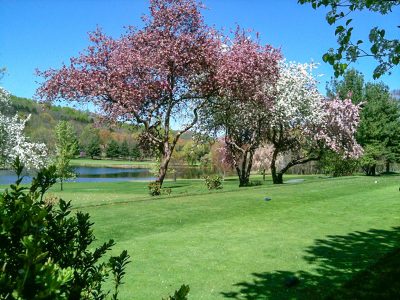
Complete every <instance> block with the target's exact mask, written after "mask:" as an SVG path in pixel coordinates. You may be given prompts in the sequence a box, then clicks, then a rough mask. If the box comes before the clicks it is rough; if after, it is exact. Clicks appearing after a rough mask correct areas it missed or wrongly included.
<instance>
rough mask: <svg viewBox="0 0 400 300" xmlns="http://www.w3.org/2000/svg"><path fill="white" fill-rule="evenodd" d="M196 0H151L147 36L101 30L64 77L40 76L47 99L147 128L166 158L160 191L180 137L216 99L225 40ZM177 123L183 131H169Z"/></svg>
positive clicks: (148, 138)
mask: <svg viewBox="0 0 400 300" xmlns="http://www.w3.org/2000/svg"><path fill="white" fill-rule="evenodd" d="M200 7H201V5H200V4H199V3H198V2H197V1H196V0H151V1H150V15H148V16H144V17H143V21H144V27H143V29H140V30H137V29H135V28H132V27H130V28H129V29H128V31H127V33H126V34H124V35H122V36H121V38H119V39H112V38H110V37H107V36H106V35H105V34H103V33H102V32H101V30H97V31H95V32H93V33H91V34H90V35H89V38H90V41H91V42H92V45H91V46H89V47H88V48H87V49H86V51H85V52H84V53H82V54H81V55H80V56H79V57H77V58H72V59H71V61H70V64H69V65H68V66H67V65H64V66H63V67H62V68H61V69H59V70H53V69H50V70H47V71H44V72H38V73H39V74H40V75H41V76H42V77H43V78H44V79H45V81H44V82H43V84H42V85H41V87H40V88H39V89H38V91H37V95H38V96H39V97H41V98H43V99H45V100H50V101H53V100H55V99H66V100H70V101H78V102H91V103H94V104H95V105H96V106H97V107H99V108H100V109H101V111H102V112H104V115H105V117H107V118H108V119H109V120H118V121H131V122H133V123H136V124H139V125H141V126H143V128H144V131H143V134H142V138H141V141H142V142H144V143H147V144H148V146H149V147H150V148H151V149H152V150H153V151H155V152H156V153H157V154H158V155H159V157H160V167H159V172H158V179H157V181H158V183H159V184H160V185H162V183H163V181H164V178H165V175H166V173H167V168H168V164H169V162H170V159H171V155H172V153H173V151H174V148H175V146H176V144H177V142H178V140H179V138H180V137H181V135H182V134H183V133H185V132H187V131H188V130H190V129H191V128H192V127H193V126H194V125H195V124H196V123H197V121H198V110H199V109H200V108H201V107H202V106H204V104H205V103H206V102H207V99H209V98H210V97H211V96H213V95H214V94H215V93H214V92H215V85H214V80H213V78H214V74H215V72H216V69H215V68H216V67H215V66H216V61H218V56H219V53H220V50H221V45H220V44H221V43H220V38H219V36H218V35H217V34H216V33H215V31H214V30H212V29H211V28H209V27H207V26H206V25H205V24H204V21H203V18H202V16H201V13H200ZM173 120H181V121H182V123H183V124H181V127H180V128H179V129H178V130H172V129H171V122H172V121H173Z"/></svg>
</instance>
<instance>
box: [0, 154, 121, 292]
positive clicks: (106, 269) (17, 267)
mask: <svg viewBox="0 0 400 300" xmlns="http://www.w3.org/2000/svg"><path fill="white" fill-rule="evenodd" d="M14 169H15V170H16V173H17V178H18V179H17V181H16V183H15V184H13V185H11V186H10V187H9V189H7V190H6V191H5V192H4V193H3V194H2V195H0V228H1V230H0V269H1V272H0V299H106V297H108V296H110V297H111V299H117V297H118V290H119V286H120V285H121V284H122V278H123V276H124V274H125V271H124V270H125V267H126V265H127V264H128V263H129V261H128V260H129V255H128V254H127V251H123V252H122V253H121V254H120V255H119V256H115V257H111V258H109V259H108V260H105V259H104V257H103V256H104V254H105V253H106V252H108V251H109V250H110V249H111V247H112V246H113V245H114V241H113V240H109V241H108V242H106V243H104V244H103V245H101V246H100V247H98V248H94V247H93V245H92V242H93V241H94V240H95V237H94V235H93V229H92V225H93V223H91V222H90V218H89V214H85V213H82V212H77V213H76V214H75V215H71V204H70V202H65V201H64V200H62V199H59V201H58V205H57V206H55V205H54V204H53V203H52V202H53V201H46V200H43V198H44V197H43V196H44V194H45V193H46V191H47V190H48V189H49V188H50V187H51V186H52V185H53V184H54V183H55V181H56V180H55V173H56V170H55V168H54V167H50V168H48V169H44V170H42V171H40V172H39V173H38V175H37V177H36V178H34V179H33V182H32V185H31V187H30V188H26V187H23V186H21V181H22V177H21V174H22V172H23V166H22V164H21V163H20V162H19V160H18V159H17V160H16V162H15V163H14ZM91 249H93V250H91ZM109 277H111V278H112V279H113V280H114V284H113V290H112V291H110V290H105V289H104V288H103V286H102V285H103V283H104V281H105V280H106V279H107V278H109Z"/></svg>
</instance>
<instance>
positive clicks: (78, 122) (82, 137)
mask: <svg viewBox="0 0 400 300" xmlns="http://www.w3.org/2000/svg"><path fill="white" fill-rule="evenodd" d="M11 103H12V113H14V114H15V113H18V114H19V115H20V116H23V117H26V116H28V115H31V117H30V119H29V121H28V122H27V125H26V129H25V130H26V134H27V135H28V136H29V137H30V138H31V139H32V140H33V141H35V142H43V143H45V144H46V145H47V146H48V148H49V149H50V151H53V150H54V144H55V136H54V128H55V126H56V125H57V123H58V122H59V121H68V122H70V123H71V124H73V126H74V128H75V131H76V134H77V138H78V141H79V142H80V151H84V148H85V147H84V146H85V143H87V139H88V136H89V135H90V134H91V132H93V130H96V131H97V132H98V135H99V137H100V146H101V148H102V150H103V152H104V151H105V149H106V148H107V145H108V144H109V143H110V142H111V141H112V140H114V141H116V142H117V143H118V144H120V145H121V144H122V143H123V142H124V141H126V142H127V144H128V145H129V147H130V148H133V147H135V148H137V145H138V136H139V134H140V127H137V126H133V125H128V124H122V123H121V124H117V125H114V126H111V127H110V126H109V125H102V124H101V123H100V118H99V116H98V115H96V114H94V113H92V112H90V111H82V110H78V109H75V108H71V107H63V106H58V105H50V104H43V103H38V102H36V101H33V100H31V99H27V98H21V97H17V96H11ZM191 140H192V133H190V132H188V133H186V134H184V135H182V137H181V142H180V147H179V148H182V147H183V145H184V144H186V143H187V142H189V141H191ZM141 157H143V155H141Z"/></svg>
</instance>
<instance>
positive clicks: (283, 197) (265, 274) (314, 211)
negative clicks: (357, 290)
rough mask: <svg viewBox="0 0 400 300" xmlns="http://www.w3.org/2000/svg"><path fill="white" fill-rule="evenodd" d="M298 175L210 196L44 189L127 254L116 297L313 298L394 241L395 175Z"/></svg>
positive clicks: (399, 237) (134, 188)
mask: <svg viewBox="0 0 400 300" xmlns="http://www.w3.org/2000/svg"><path fill="white" fill-rule="evenodd" d="M293 178H294V177H293ZM295 178H299V177H295ZM302 178H304V179H305V180H304V182H299V183H296V184H284V185H278V186H273V185H272V184H271V183H270V182H269V181H268V182H266V183H265V184H264V185H262V186H255V187H248V188H240V189H239V188H238V187H237V181H236V180H235V179H231V180H228V181H225V185H224V189H223V190H219V191H214V192H208V191H207V190H206V189H205V186H204V183H203V182H202V181H197V180H186V181H183V180H178V181H177V182H167V183H166V184H165V186H166V187H171V188H172V194H171V195H164V196H161V197H158V198H151V197H149V196H148V195H147V187H146V186H147V184H146V183H141V182H118V183H101V184H98V183H91V184H89V183H69V184H67V185H66V186H65V188H66V190H65V191H64V192H62V193H60V192H58V187H57V186H56V187H54V188H53V190H52V191H51V192H52V193H56V194H58V195H60V196H62V197H63V198H64V199H66V200H72V202H73V204H74V206H75V207H77V208H79V209H81V210H84V211H87V212H89V213H90V214H91V216H92V220H93V221H94V222H95V226H94V228H95V234H96V236H97V238H98V241H99V242H101V241H104V240H106V239H109V238H113V239H114V240H115V241H116V243H117V245H116V246H115V247H114V249H113V251H114V252H115V253H117V252H120V251H121V250H123V249H127V250H128V251H129V254H130V255H131V260H132V263H131V264H130V265H129V267H128V269H127V275H126V278H125V280H124V281H125V284H124V285H123V287H122V289H121V299H143V300H145V299H161V297H163V296H166V295H168V294H170V293H172V292H173V291H174V290H175V289H176V288H179V286H180V285H181V284H183V283H185V284H189V285H190V288H191V291H190V297H189V299H193V300H196V299H315V298H317V299H318V298H323V297H325V296H328V295H330V294H331V293H332V291H335V290H337V289H338V288H339V287H340V285H342V284H343V283H345V282H347V281H349V280H350V279H351V278H352V277H353V276H354V274H356V273H358V272H359V271H362V270H364V269H366V268H368V267H369V266H371V265H373V264H374V263H376V261H378V260H379V259H380V258H381V257H383V256H384V255H385V254H386V253H388V252H390V251H391V250H393V249H395V247H397V246H399V245H400V227H398V226H400V214H399V213H400V193H399V185H400V177H397V176H388V177H379V178H377V177H375V178H369V177H361V176H360V177H344V178H337V179H327V178H325V179H323V178H319V177H317V176H309V177H308V176H303V177H302ZM287 179H288V177H287ZM375 181H377V183H375ZM267 196H268V197H271V198H272V200H271V201H264V198H265V197H267ZM353 286H356V287H357V286H358V285H353Z"/></svg>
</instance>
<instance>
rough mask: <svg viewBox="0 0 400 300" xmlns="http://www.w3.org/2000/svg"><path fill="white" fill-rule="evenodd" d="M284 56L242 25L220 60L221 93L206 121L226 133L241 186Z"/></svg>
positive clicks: (228, 154) (208, 110) (262, 131)
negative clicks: (255, 38) (260, 41)
mask: <svg viewBox="0 0 400 300" xmlns="http://www.w3.org/2000/svg"><path fill="white" fill-rule="evenodd" d="M280 59H281V53H280V51H279V50H277V49H274V48H273V47H271V46H270V45H265V46H262V45H261V44H260V43H259V41H258V40H253V39H251V38H249V37H248V33H247V32H245V31H243V30H240V29H239V28H238V29H237V31H236V33H235V38H234V39H233V41H232V42H231V43H228V42H227V43H225V47H224V51H223V52H222V55H221V58H220V60H219V63H218V68H217V73H216V76H215V81H216V84H217V86H218V97H217V101H216V102H210V103H209V105H208V107H207V108H206V110H205V111H206V112H205V115H206V118H205V119H206V121H205V123H206V124H207V126H208V127H209V128H211V129H213V130H214V131H217V132H220V133H221V135H223V136H224V139H225V145H224V148H225V149H224V150H225V153H226V158H225V159H226V161H229V162H230V163H231V164H232V166H233V167H234V168H235V169H236V172H237V174H238V177H239V186H246V185H247V184H248V183H249V177H250V171H251V168H252V161H253V155H254V152H255V150H256V149H257V147H258V146H259V145H260V142H261V141H262V140H263V138H264V136H265V129H266V128H267V124H268V121H269V113H270V108H271V104H272V100H273V97H272V95H273V90H274V85H275V83H276V82H277V80H278V71H279V68H278V62H279V60H280Z"/></svg>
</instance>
